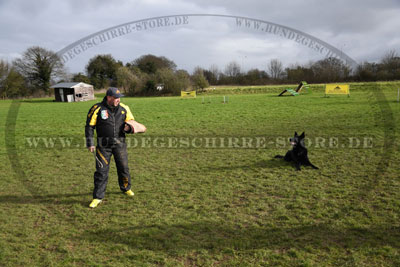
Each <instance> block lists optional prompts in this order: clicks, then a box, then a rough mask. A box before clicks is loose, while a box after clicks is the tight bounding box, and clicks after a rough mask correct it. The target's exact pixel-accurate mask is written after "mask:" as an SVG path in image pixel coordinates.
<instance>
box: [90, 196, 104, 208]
mask: <svg viewBox="0 0 400 267" xmlns="http://www.w3.org/2000/svg"><path fill="white" fill-rule="evenodd" d="M102 201H103V200H101V199H97V198H95V199H93V200H92V202H91V203H90V205H89V207H91V208H92V209H94V208H96V207H97V205H99V204H100V203H101V202H102Z"/></svg>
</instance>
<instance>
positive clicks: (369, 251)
mask: <svg viewBox="0 0 400 267" xmlns="http://www.w3.org/2000/svg"><path fill="white" fill-rule="evenodd" d="M293 87H294V85H292V88H293ZM397 88H400V83H380V84H374V83H370V84H368V83H365V84H352V85H351V96H350V97H347V96H331V97H327V98H325V97H324V92H323V86H322V85H317V86H312V93H311V94H307V95H300V96H296V97H289V96H288V97H277V94H278V93H279V91H280V90H281V89H282V87H274V86H270V87H260V88H258V89H257V88H254V87H252V88H250V89H249V88H247V89H246V88H224V89H218V88H217V89H215V91H213V92H210V93H209V94H207V93H206V94H202V95H199V96H198V97H197V98H196V99H180V98H179V97H162V98H160V97H149V98H123V99H122V102H123V103H125V104H127V105H128V106H129V107H130V108H131V110H132V112H133V114H134V116H135V118H136V120H138V121H139V122H142V123H143V124H145V125H146V126H147V128H148V132H147V133H145V134H142V135H138V136H136V137H135V138H133V136H131V137H130V139H129V140H130V141H129V142H130V147H129V149H128V152H129V166H130V169H131V174H132V176H133V178H132V180H133V191H134V192H135V196H134V197H133V198H128V197H127V196H125V195H123V194H121V192H120V191H119V187H118V182H117V176H116V168H115V164H114V162H112V164H111V169H110V178H109V184H108V188H107V193H106V198H105V201H104V202H103V203H101V204H100V205H99V207H98V208H96V209H93V210H91V209H89V208H88V204H89V203H90V201H91V199H92V189H93V172H94V169H95V166H94V158H93V155H92V154H90V153H89V152H88V151H87V150H86V149H85V148H84V142H83V141H84V124H85V120H86V114H87V111H88V110H89V108H90V107H91V106H92V105H93V104H94V103H96V101H91V102H83V103H56V102H52V99H32V100H23V101H20V102H12V101H9V100H5V101H0V137H1V138H0V169H1V173H0V177H1V179H0V265H1V266H154V265H155V266H157V265H161V266H215V265H216V266H237V265H239V266H271V265H275V266H399V265H400V221H399V219H400V218H399V216H400V179H399V176H400V169H399V165H400V149H399V140H400V136H399V129H400V127H399V124H400V120H399V117H400V103H397ZM218 90H220V91H218ZM216 91H218V92H216ZM224 95H226V96H228V98H226V100H228V103H225V104H223V103H222V102H223V96H224ZM100 99H101V98H98V100H97V101H99V100H100ZM295 131H297V132H299V133H301V132H303V131H305V133H306V137H307V138H308V139H307V145H308V149H309V157H310V160H311V162H313V163H314V164H315V165H317V166H318V167H319V168H320V169H319V170H313V169H311V168H307V167H306V168H302V170H301V171H295V169H294V167H293V165H291V164H289V163H285V162H283V161H282V160H279V159H274V156H275V155H277V154H280V155H284V153H285V152H286V151H287V150H288V149H289V148H290V145H289V142H288V138H289V137H291V136H292V135H293V134H294V132H295ZM221 140H222V141H221ZM213 142H214V143H213ZM221 142H223V144H221Z"/></svg>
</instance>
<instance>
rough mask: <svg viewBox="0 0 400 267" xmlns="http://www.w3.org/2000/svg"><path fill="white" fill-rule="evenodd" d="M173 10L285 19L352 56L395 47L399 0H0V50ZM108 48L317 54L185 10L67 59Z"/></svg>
mask: <svg viewBox="0 0 400 267" xmlns="http://www.w3.org/2000/svg"><path fill="white" fill-rule="evenodd" d="M177 14H223V15H233V16H243V17H250V18H254V19H260V20H264V21H269V22H273V23H277V24H280V25H284V26H287V27H290V28H293V29H296V30H299V31H301V32H304V33H307V34H310V35H312V36H314V37H316V38H319V39H321V40H323V41H325V42H327V43H329V44H330V45H333V46H335V47H336V48H338V49H339V50H342V51H343V53H346V54H347V55H348V56H350V57H351V58H353V59H354V60H356V61H357V62H362V61H379V60H380V59H381V58H382V56H383V55H384V54H385V53H386V52H388V51H389V50H391V49H394V50H396V51H397V53H398V54H400V32H399V29H400V0H379V1H377V0H329V1H326V0H323V1H322V0H297V1H296V0H293V1H288V0H279V1H269V0H267V1H266V0H246V1H244V0H230V1H228V0H185V1H180V0H178V1H175V0H174V1H172V0H34V1H32V0H0V25H1V26H0V27H1V31H0V34H1V38H0V58H1V59H5V60H8V61H12V60H13V59H15V58H16V57H19V56H20V55H21V54H22V53H23V52H24V51H25V50H26V49H27V48H29V47H31V46H41V47H44V48H46V49H49V50H52V51H54V52H58V51H59V50H61V49H62V48H64V47H66V46H67V45H69V44H71V43H73V42H75V41H77V40H79V39H81V38H83V37H85V36H88V35H90V34H92V33H95V32H98V31H101V30H103V29H106V28H109V27H112V26H116V25H119V24H123V23H127V22H131V21H135V20H140V19H146V18H151V17H158V16H166V15H177ZM97 54H112V56H113V57H114V58H115V59H117V60H121V61H122V62H124V63H126V62H130V61H132V60H134V59H135V58H138V57H139V56H141V55H144V54H154V55H157V56H165V57H167V58H169V59H171V60H173V61H174V62H175V63H176V64H177V65H178V68H179V69H186V70H188V71H189V72H191V71H192V70H193V68H194V67H196V66H201V67H203V68H206V69H208V68H209V67H210V66H211V65H213V64H216V65H217V66H218V67H219V69H220V70H222V71H223V70H224V67H225V65H226V64H228V63H229V62H231V61H236V62H237V63H238V64H239V65H240V66H241V67H242V68H243V70H245V71H247V70H249V69H251V68H259V69H264V70H265V69H266V66H267V63H268V62H269V61H270V60H271V59H275V58H277V59H280V60H281V61H282V62H283V63H284V65H285V66H289V65H290V64H295V63H298V64H307V63H308V62H310V61H316V60H319V59H322V58H324V55H322V54H320V53H318V52H316V51H315V50H312V49H310V48H309V47H307V46H304V45H301V44H299V43H297V42H294V41H292V40H287V39H285V38H282V37H280V36H276V35H273V34H266V33H262V32H259V31H254V30H245V29H241V28H239V27H237V25H236V22H235V21H234V20H233V19H228V18H218V17H215V18H212V17H190V18H189V21H188V23H187V24H186V25H182V26H179V27H178V26H176V27H161V28H154V29H149V30H145V31H140V32H132V33H130V34H126V35H124V36H120V37H118V38H113V39H112V40H109V41H107V42H104V43H102V44H101V45H97V46H95V47H93V48H91V49H88V50H86V51H85V52H83V53H81V54H79V55H78V56H76V57H75V58H74V59H72V60H69V61H68V62H67V63H66V66H67V68H68V69H69V71H70V72H84V71H85V66H86V64H87V62H88V61H89V59H90V58H91V57H93V56H95V55H97Z"/></svg>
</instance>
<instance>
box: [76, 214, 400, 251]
mask: <svg viewBox="0 0 400 267" xmlns="http://www.w3.org/2000/svg"><path fill="white" fill-rule="evenodd" d="M79 239H82V240H85V241H91V242H94V243H109V244H123V245H127V246H130V247H134V248H135V249H147V250H152V251H164V252H166V253H169V254H175V253H178V252H182V250H202V249H206V250H226V249H234V250H254V249H271V250H282V251H286V250H288V249H291V248H294V249H326V250H327V251H329V249H330V248H339V249H357V248H371V247H372V248H381V247H385V246H391V247H393V248H396V249H397V248H400V228H399V227H392V228H379V227H376V228H344V229H343V228H334V227H332V226H331V225H327V224H318V225H307V226H299V227H290V228H280V227H262V226H261V227H255V226H254V227H242V228H241V227H240V226H238V225H232V224H227V223H215V222H207V221H204V222H195V223H186V224H173V225H148V226H135V227H130V228H122V227H113V228H108V229H102V230H92V231H88V232H85V233H84V234H83V235H82V236H80V237H79Z"/></svg>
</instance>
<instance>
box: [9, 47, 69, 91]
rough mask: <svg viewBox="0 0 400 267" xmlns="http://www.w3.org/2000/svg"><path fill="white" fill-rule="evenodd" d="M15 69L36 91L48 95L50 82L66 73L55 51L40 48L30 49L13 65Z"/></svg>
mask: <svg viewBox="0 0 400 267" xmlns="http://www.w3.org/2000/svg"><path fill="white" fill-rule="evenodd" d="M13 65H14V67H15V69H16V70H17V71H18V72H19V73H21V74H22V75H23V76H25V78H26V79H27V80H28V81H29V82H30V84H31V85H32V86H33V87H34V89H36V90H43V91H44V92H45V93H48V91H49V87H50V81H51V80H52V79H56V78H57V77H60V76H62V75H63V74H64V73H65V70H64V64H63V62H62V61H61V59H60V57H59V56H58V55H57V54H56V53H54V52H53V51H50V50H47V49H44V48H42V47H39V46H33V47H30V48H28V49H27V50H26V51H25V52H24V53H23V54H22V58H19V59H17V60H15V61H14V63H13Z"/></svg>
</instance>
